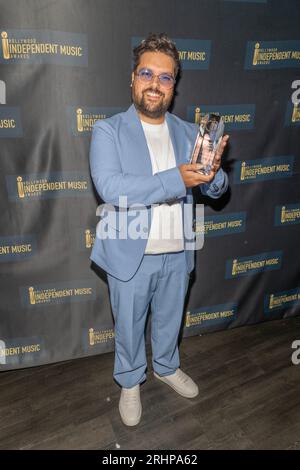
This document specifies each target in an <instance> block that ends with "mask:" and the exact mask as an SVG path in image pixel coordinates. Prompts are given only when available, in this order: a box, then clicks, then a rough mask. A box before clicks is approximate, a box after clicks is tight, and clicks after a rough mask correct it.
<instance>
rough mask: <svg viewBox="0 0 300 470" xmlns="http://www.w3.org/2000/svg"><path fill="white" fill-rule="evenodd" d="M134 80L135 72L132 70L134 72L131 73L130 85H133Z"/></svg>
mask: <svg viewBox="0 0 300 470" xmlns="http://www.w3.org/2000/svg"><path fill="white" fill-rule="evenodd" d="M133 80H134V72H132V74H131V84H130V86H132V84H133Z"/></svg>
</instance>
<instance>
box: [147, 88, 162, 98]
mask: <svg viewBox="0 0 300 470" xmlns="http://www.w3.org/2000/svg"><path fill="white" fill-rule="evenodd" d="M148 91H150V92H152V93H157V94H158V95H160V96H165V95H164V93H162V92H161V91H160V90H158V89H157V88H147V90H144V91H143V94H145V93H148Z"/></svg>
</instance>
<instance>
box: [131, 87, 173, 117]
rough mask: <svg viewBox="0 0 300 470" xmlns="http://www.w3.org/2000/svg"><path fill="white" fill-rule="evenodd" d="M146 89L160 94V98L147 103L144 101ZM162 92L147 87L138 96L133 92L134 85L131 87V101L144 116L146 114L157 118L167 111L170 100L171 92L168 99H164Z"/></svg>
mask: <svg viewBox="0 0 300 470" xmlns="http://www.w3.org/2000/svg"><path fill="white" fill-rule="evenodd" d="M148 91H152V92H154V93H158V94H159V95H160V96H162V98H163V99H162V100H160V101H159V102H158V103H149V102H148V103H147V102H146V93H147V92H148ZM164 96H165V95H164V94H163V93H162V92H161V91H159V90H157V89H154V88H147V89H146V90H144V91H143V92H142V96H141V97H138V96H137V94H136V93H135V89H134V87H133V88H132V101H133V103H134V105H135V107H136V109H137V111H139V112H140V113H142V114H144V116H147V117H149V118H152V119H158V118H160V117H162V116H164V115H165V114H166V112H167V111H168V109H169V107H170V104H171V102H172V98H173V94H172V95H171V96H170V98H168V99H164Z"/></svg>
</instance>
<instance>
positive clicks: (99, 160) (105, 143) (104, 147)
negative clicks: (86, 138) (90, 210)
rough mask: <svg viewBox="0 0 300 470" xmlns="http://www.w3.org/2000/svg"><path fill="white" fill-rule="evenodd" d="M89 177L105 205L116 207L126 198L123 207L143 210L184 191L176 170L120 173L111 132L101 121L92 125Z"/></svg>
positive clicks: (171, 198) (178, 196)
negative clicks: (144, 206) (132, 206)
mask: <svg viewBox="0 0 300 470" xmlns="http://www.w3.org/2000/svg"><path fill="white" fill-rule="evenodd" d="M90 168H91V175H92V180H93V182H94V185H95V187H96V190H97V192H98V193H99V195H100V197H101V199H102V200H103V201H104V202H107V203H110V204H112V205H114V206H118V205H119V197H120V196H126V197H127V201H126V205H127V206H130V205H133V204H144V205H146V206H148V205H151V204H156V203H162V202H166V201H168V200H173V199H177V198H181V197H183V196H185V195H186V187H185V185H184V183H183V180H182V178H181V175H180V172H179V169H178V168H177V167H174V168H171V169H169V170H165V171H161V172H159V173H156V174H155V175H133V174H125V173H123V172H122V168H121V165H120V160H119V155H118V152H117V148H116V143H115V141H114V136H113V131H112V129H111V128H110V126H108V125H105V123H104V121H103V122H101V123H100V124H98V125H95V126H94V128H93V133H92V140H91V147H90Z"/></svg>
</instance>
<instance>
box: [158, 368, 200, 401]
mask: <svg viewBox="0 0 300 470" xmlns="http://www.w3.org/2000/svg"><path fill="white" fill-rule="evenodd" d="M153 375H154V377H156V378H157V379H158V380H160V381H161V382H163V383H165V384H167V385H169V387H171V388H172V389H173V390H175V392H177V393H178V395H181V396H182V397H184V398H195V397H196V396H198V395H199V390H197V392H196V393H193V394H185V393H182V392H181V391H179V390H178V388H177V387H175V386H174V385H172V384H170V383H169V382H167V380H165V379H164V377H161V376H160V375H158V374H156V372H153Z"/></svg>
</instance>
